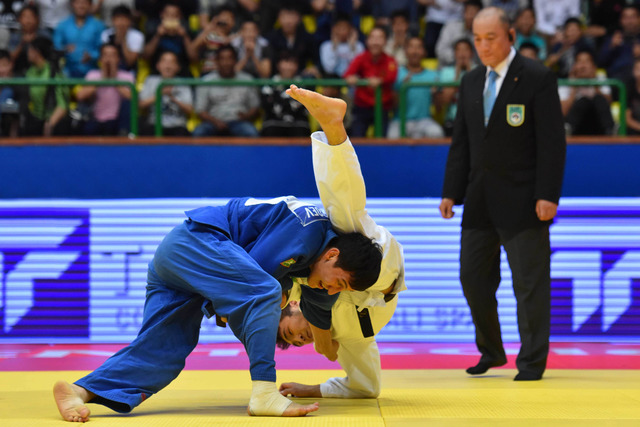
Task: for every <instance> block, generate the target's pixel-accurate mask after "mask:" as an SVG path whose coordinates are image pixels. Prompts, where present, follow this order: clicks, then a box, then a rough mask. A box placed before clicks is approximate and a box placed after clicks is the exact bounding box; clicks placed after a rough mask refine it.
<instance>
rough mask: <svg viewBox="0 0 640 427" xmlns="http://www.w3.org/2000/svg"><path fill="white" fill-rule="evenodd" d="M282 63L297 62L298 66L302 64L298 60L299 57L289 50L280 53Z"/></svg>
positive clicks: (279, 57) (279, 58) (279, 59)
mask: <svg viewBox="0 0 640 427" xmlns="http://www.w3.org/2000/svg"><path fill="white" fill-rule="evenodd" d="M280 61H291V62H295V63H296V64H298V63H300V59H299V58H298V56H297V55H296V54H295V53H293V52H292V51H290V50H288V49H287V50H283V51H282V52H280V55H278V62H280Z"/></svg>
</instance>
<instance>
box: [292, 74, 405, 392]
mask: <svg viewBox="0 0 640 427" xmlns="http://www.w3.org/2000/svg"><path fill="white" fill-rule="evenodd" d="M287 93H288V94H289V95H291V97H293V98H294V99H296V100H298V101H299V102H301V103H302V104H303V105H304V106H305V107H306V108H307V109H308V110H309V113H310V114H311V115H312V116H313V117H315V118H316V120H318V122H319V123H320V126H321V127H322V129H323V131H324V132H315V133H314V134H313V135H312V152H313V170H314V173H315V177H316V184H317V186H318V191H319V193H320V198H321V199H322V203H323V205H324V207H325V209H326V211H327V213H328V214H329V218H330V220H331V223H332V224H333V226H334V228H335V229H336V230H338V231H340V232H349V231H357V232H360V233H362V234H364V235H365V236H367V237H369V238H372V239H373V240H374V241H375V242H376V243H378V244H379V245H380V246H381V247H382V250H383V258H382V265H381V270H380V277H379V278H378V280H377V281H376V283H375V284H374V285H373V286H371V287H370V288H369V289H367V290H366V291H364V292H342V293H341V294H340V296H339V298H338V301H337V302H336V303H335V304H334V305H333V309H332V323H331V335H332V337H333V340H335V341H336V342H337V343H338V344H339V346H338V350H337V357H338V362H339V363H340V366H342V368H343V369H344V371H345V372H346V374H347V376H346V377H344V378H331V379H329V380H328V381H326V382H324V383H322V384H316V385H305V384H298V383H284V384H282V385H281V386H280V392H281V393H282V394H283V395H284V396H287V395H293V396H298V397H338V398H375V397H378V395H379V394H380V376H381V367H380V353H379V351H378V345H377V344H376V341H375V338H374V336H375V335H376V334H377V333H378V332H380V330H381V329H382V328H383V327H384V326H385V325H386V324H387V323H388V322H389V320H391V317H392V316H393V313H394V312H395V309H396V306H397V304H398V296H397V294H398V293H399V292H401V291H403V290H406V286H405V283H404V256H403V252H402V246H401V245H400V244H399V243H398V241H397V240H396V239H395V237H393V235H392V234H391V233H390V232H389V231H388V230H387V229H385V228H384V227H381V226H379V225H377V224H376V223H375V222H374V220H373V219H372V218H371V217H370V216H369V214H368V213H367V210H366V207H365V205H366V192H365V184H364V179H363V177H362V172H361V170H360V164H359V162H358V157H357V156H356V153H355V151H354V149H353V146H352V145H351V142H350V141H349V138H348V136H347V133H346V131H345V128H344V124H343V118H344V114H345V111H346V104H345V103H344V101H342V100H339V99H335V98H327V97H325V96H322V95H320V94H318V93H315V92H311V91H308V90H305V89H300V88H297V87H296V86H293V85H292V86H291V88H290V89H288V90H287ZM281 325H282V322H281ZM289 343H292V342H290V341H289Z"/></svg>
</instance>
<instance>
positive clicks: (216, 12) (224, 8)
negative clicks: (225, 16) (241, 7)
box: [212, 4, 236, 17]
mask: <svg viewBox="0 0 640 427" xmlns="http://www.w3.org/2000/svg"><path fill="white" fill-rule="evenodd" d="M222 12H229V13H230V14H232V15H233V16H234V17H235V16H236V15H235V12H234V11H233V9H232V8H231V7H230V6H227V5H226V4H225V5H222V6H219V7H217V8H216V9H215V10H214V11H213V13H212V15H213V16H218V15H220V14H221V13H222Z"/></svg>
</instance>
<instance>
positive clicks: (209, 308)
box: [202, 301, 227, 328]
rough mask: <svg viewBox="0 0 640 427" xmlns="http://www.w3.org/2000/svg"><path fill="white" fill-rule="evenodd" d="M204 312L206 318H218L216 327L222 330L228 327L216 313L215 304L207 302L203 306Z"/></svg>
mask: <svg viewBox="0 0 640 427" xmlns="http://www.w3.org/2000/svg"><path fill="white" fill-rule="evenodd" d="M202 312H203V313H204V315H205V316H207V319H211V318H212V317H213V316H216V325H218V326H220V327H221V328H226V327H227V323H226V322H223V321H222V319H221V318H220V316H218V313H216V311H215V310H214V308H213V303H212V302H211V301H205V303H204V304H203V305H202Z"/></svg>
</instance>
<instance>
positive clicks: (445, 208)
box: [440, 198, 456, 219]
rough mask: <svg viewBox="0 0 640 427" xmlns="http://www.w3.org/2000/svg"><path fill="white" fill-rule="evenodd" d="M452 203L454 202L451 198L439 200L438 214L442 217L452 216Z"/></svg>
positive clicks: (449, 217) (453, 213)
mask: <svg viewBox="0 0 640 427" xmlns="http://www.w3.org/2000/svg"><path fill="white" fill-rule="evenodd" d="M453 204H454V201H453V199H447V198H444V199H442V201H441V202H440V215H442V218H444V219H451V218H453V216H454V215H455V214H456V213H455V212H454V211H453Z"/></svg>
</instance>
